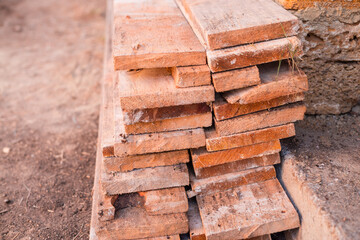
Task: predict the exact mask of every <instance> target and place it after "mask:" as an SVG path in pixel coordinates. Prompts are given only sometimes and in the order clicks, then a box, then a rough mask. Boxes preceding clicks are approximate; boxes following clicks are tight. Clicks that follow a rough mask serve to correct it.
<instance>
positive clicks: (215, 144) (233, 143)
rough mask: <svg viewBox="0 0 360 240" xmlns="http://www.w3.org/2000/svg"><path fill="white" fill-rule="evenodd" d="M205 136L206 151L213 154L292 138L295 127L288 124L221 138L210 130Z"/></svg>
mask: <svg viewBox="0 0 360 240" xmlns="http://www.w3.org/2000/svg"><path fill="white" fill-rule="evenodd" d="M205 135H206V150H208V151H209V152H214V151H220V150H226V149H231V148H237V147H242V146H247V145H253V144H256V143H262V142H269V141H274V140H277V139H283V138H288V137H292V136H295V127H294V124H293V123H290V124H287V125H281V126H276V127H271V128H264V129H260V130H255V131H250V132H244V133H238V134H233V135H228V136H222V137H221V136H217V134H216V132H215V130H214V129H211V130H207V131H206V132H205Z"/></svg>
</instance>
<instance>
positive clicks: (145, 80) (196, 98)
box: [114, 68, 215, 111]
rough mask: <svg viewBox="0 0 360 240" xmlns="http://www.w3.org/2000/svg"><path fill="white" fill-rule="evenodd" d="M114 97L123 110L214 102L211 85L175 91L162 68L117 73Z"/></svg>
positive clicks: (167, 71)
mask: <svg viewBox="0 0 360 240" xmlns="http://www.w3.org/2000/svg"><path fill="white" fill-rule="evenodd" d="M115 75H116V76H115V86H114V89H115V97H116V101H120V106H121V108H122V110H123V111H131V110H135V109H146V108H162V107H168V106H178V105H188V104H195V103H206V102H212V101H214V100H215V92H214V87H213V86H210V85H209V86H199V87H191V88H177V87H176V86H175V83H174V79H173V77H172V76H171V72H170V71H169V70H168V69H165V68H155V69H142V70H139V71H130V72H129V71H118V72H117V73H116V74H115Z"/></svg>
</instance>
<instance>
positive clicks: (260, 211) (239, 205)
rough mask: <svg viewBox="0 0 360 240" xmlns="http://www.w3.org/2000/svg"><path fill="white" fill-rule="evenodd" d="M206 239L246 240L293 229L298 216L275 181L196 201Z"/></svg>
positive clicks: (199, 196) (204, 197)
mask: <svg viewBox="0 0 360 240" xmlns="http://www.w3.org/2000/svg"><path fill="white" fill-rule="evenodd" d="M196 199H197V202H198V206H199V211H200V216H201V219H202V223H203V227H204V231H205V235H206V239H208V240H215V239H248V238H251V237H256V236H261V235H265V234H271V233H275V232H281V231H284V230H288V229H293V228H297V227H299V225H300V222H299V216H298V214H297V212H296V210H295V209H294V207H293V206H292V204H291V202H290V200H289V199H288V197H287V196H286V193H285V192H284V190H283V189H282V187H281V185H280V183H279V182H278V180H277V179H273V180H268V181H265V182H260V183H254V184H250V185H244V186H240V187H238V188H234V189H229V190H227V191H223V192H218V193H215V194H210V195H198V196H197V197H196Z"/></svg>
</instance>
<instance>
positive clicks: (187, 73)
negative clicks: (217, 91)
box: [171, 65, 211, 87]
mask: <svg viewBox="0 0 360 240" xmlns="http://www.w3.org/2000/svg"><path fill="white" fill-rule="evenodd" d="M171 73H172V76H173V78H174V80H175V85H176V87H196V86H203V85H210V84H211V75H210V69H209V67H208V65H200V66H188V67H173V68H171Z"/></svg>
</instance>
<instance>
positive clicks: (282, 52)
mask: <svg viewBox="0 0 360 240" xmlns="http://www.w3.org/2000/svg"><path fill="white" fill-rule="evenodd" d="M301 53H302V51H301V42H300V39H298V38H297V37H289V38H281V39H276V40H271V41H266V42H260V43H254V44H249V45H244V46H238V47H231V48H226V49H220V50H215V51H208V52H207V59H208V64H209V67H210V70H211V71H212V72H222V71H227V70H232V69H236V68H243V67H248V66H255V65H259V64H263V63H268V62H274V61H278V60H281V59H287V58H292V57H296V56H299V55H301Z"/></svg>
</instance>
